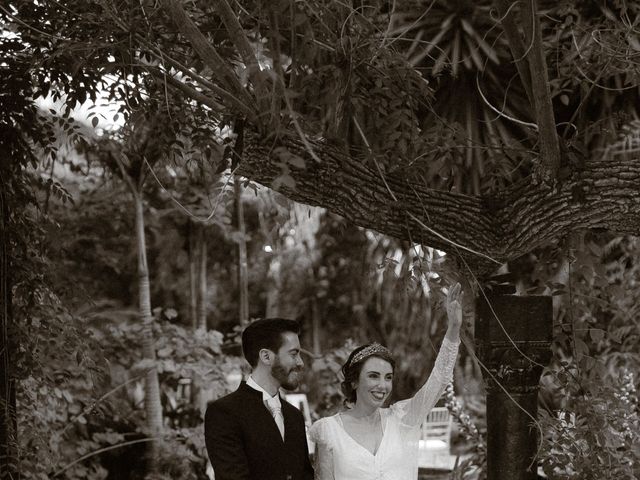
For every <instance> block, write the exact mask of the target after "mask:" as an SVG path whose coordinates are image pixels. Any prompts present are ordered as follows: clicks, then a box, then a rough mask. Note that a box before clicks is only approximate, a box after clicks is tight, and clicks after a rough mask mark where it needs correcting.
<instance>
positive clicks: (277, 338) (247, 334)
mask: <svg viewBox="0 0 640 480" xmlns="http://www.w3.org/2000/svg"><path fill="white" fill-rule="evenodd" d="M286 332H292V333H295V334H296V335H300V324H299V323H298V322H296V321H295V320H289V319H286V318H262V319H259V320H255V321H253V322H251V323H250V324H249V325H248V326H247V328H245V329H244V331H243V332H242V353H244V358H246V359H247V362H249V365H251V366H252V367H255V366H256V365H257V364H258V354H259V353H260V350H262V349H263V348H266V349H268V350H271V351H272V352H277V351H278V350H280V347H281V346H282V344H283V342H284V338H283V334H284V333H286Z"/></svg>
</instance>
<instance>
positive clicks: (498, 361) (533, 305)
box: [476, 293, 553, 480]
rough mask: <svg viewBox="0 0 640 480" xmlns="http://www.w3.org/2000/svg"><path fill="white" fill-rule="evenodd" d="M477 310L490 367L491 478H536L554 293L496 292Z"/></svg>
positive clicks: (482, 351)
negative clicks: (541, 395) (540, 405)
mask: <svg viewBox="0 0 640 480" xmlns="http://www.w3.org/2000/svg"><path fill="white" fill-rule="evenodd" d="M476 312H477V320H476V322H477V324H476V347H477V353H478V357H479V358H480V360H481V361H482V362H483V363H484V365H485V366H486V367H487V369H488V371H485V370H484V369H483V375H484V378H485V383H486V386H487V480H535V479H536V478H537V474H536V471H537V462H535V461H534V460H535V459H534V457H535V454H536V451H537V449H538V429H537V428H536V427H535V425H533V420H532V417H533V418H534V419H537V414H538V384H539V381H540V375H541V374H542V370H543V368H544V366H546V365H547V363H548V362H549V360H550V358H551V350H550V345H551V335H552V327H553V306H552V303H551V297H546V296H525V297H520V296H516V295H502V294H495V293H494V294H489V295H488V302H487V300H486V299H485V298H484V296H483V297H481V298H480V299H479V301H478V308H477V310H476ZM507 334H508V335H507ZM510 397H511V398H510ZM516 402H517V403H516ZM527 413H528V415H527Z"/></svg>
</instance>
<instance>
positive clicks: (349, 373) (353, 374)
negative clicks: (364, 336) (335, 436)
mask: <svg viewBox="0 0 640 480" xmlns="http://www.w3.org/2000/svg"><path fill="white" fill-rule="evenodd" d="M372 345H374V344H373V343H368V344H367V345H362V346H360V347H358V348H356V349H355V350H354V351H353V352H351V354H350V355H349V358H348V359H347V361H346V362H345V363H344V365H342V376H343V377H344V380H343V381H342V383H341V384H340V390H342V393H343V394H344V397H345V398H344V405H345V406H347V405H348V404H351V405H353V404H354V403H356V400H357V395H356V389H355V388H353V384H354V383H356V382H357V381H358V378H360V372H361V371H362V366H363V365H364V362H366V361H367V360H368V359H369V358H371V357H378V358H380V359H382V360H384V361H386V362H389V364H391V369H392V370H393V371H395V369H396V361H395V360H394V358H393V356H392V355H391V352H389V350H387V349H386V348H385V349H384V350H376V351H375V352H374V353H371V354H370V355H365V356H363V357H362V358H358V359H357V360H356V361H355V362H354V361H353V359H354V357H356V355H358V353H360V352H361V351H362V350H364V349H365V348H369V347H371V346H372Z"/></svg>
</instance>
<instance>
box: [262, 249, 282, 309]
mask: <svg viewBox="0 0 640 480" xmlns="http://www.w3.org/2000/svg"><path fill="white" fill-rule="evenodd" d="M279 251H280V249H279V248H278V247H277V246H276V245H274V247H273V256H272V257H271V260H270V261H269V272H268V273H267V285H266V287H265V288H266V290H267V292H266V293H267V306H266V310H265V316H266V317H267V318H272V317H279V316H280V295H279V291H280V289H279V286H280V258H279V257H278V253H279Z"/></svg>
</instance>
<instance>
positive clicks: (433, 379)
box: [391, 283, 462, 427]
mask: <svg viewBox="0 0 640 480" xmlns="http://www.w3.org/2000/svg"><path fill="white" fill-rule="evenodd" d="M446 309H447V320H448V324H447V333H446V335H445V337H444V340H443V341H442V345H441V346H440V351H439V352H438V357H437V358H436V362H435V365H434V367H433V370H432V371H431V374H430V375H429V378H428V379H427V381H426V382H425V383H424V385H422V387H421V388H420V390H418V391H417V392H416V394H415V395H414V396H413V397H412V398H410V399H408V400H404V401H401V402H398V403H396V404H395V405H392V407H391V408H392V410H393V411H394V414H395V415H398V416H399V417H400V420H401V422H402V423H403V424H404V425H405V426H408V427H417V426H419V425H420V424H422V422H423V421H424V419H425V417H426V416H427V414H428V413H429V411H430V410H431V409H432V408H433V407H434V405H435V404H436V402H437V401H438V400H439V399H440V396H441V395H442V393H443V392H444V389H445V387H446V386H447V384H449V383H450V382H451V381H452V380H453V368H454V366H455V364H456V358H457V356H458V346H459V345H460V327H461V326H462V305H461V286H460V284H459V283H456V284H455V285H454V286H453V287H451V288H450V289H449V291H448V292H447V300H446Z"/></svg>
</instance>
